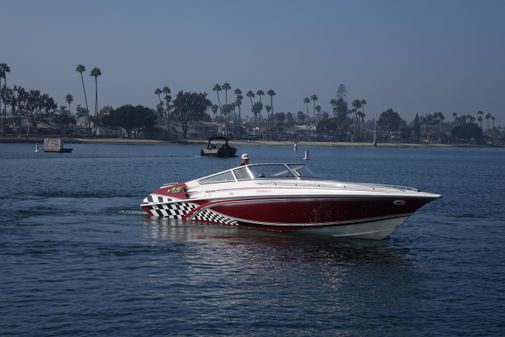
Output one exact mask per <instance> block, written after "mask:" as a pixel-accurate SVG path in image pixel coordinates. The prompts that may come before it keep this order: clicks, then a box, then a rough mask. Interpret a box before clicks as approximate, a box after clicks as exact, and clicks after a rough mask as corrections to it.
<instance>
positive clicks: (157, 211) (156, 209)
mask: <svg viewBox="0 0 505 337" xmlns="http://www.w3.org/2000/svg"><path fill="white" fill-rule="evenodd" d="M197 207H198V205H197V204H193V203H190V202H174V203H169V204H157V205H152V206H151V213H152V214H153V215H155V216H163V217H167V218H169V219H182V218H183V217H184V216H185V215H186V214H188V213H189V212H191V211H192V210H194V209H195V208H197Z"/></svg>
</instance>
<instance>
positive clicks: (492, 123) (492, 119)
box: [491, 116, 496, 129]
mask: <svg viewBox="0 0 505 337" xmlns="http://www.w3.org/2000/svg"><path fill="white" fill-rule="evenodd" d="M495 120H496V117H495V116H491V127H492V128H493V129H494V121H495Z"/></svg>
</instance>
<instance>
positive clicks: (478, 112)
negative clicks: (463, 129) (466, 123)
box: [477, 110, 484, 129]
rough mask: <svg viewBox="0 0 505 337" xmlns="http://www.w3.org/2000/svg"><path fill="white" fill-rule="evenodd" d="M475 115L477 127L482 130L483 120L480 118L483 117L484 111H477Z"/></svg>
mask: <svg viewBox="0 0 505 337" xmlns="http://www.w3.org/2000/svg"><path fill="white" fill-rule="evenodd" d="M477 114H478V115H479V117H478V118H477V120H478V121H479V126H480V128H481V129H482V121H483V120H484V119H483V118H482V115H484V111H482V110H479V111H477Z"/></svg>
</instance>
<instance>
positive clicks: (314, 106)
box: [310, 94, 318, 122]
mask: <svg viewBox="0 0 505 337" xmlns="http://www.w3.org/2000/svg"><path fill="white" fill-rule="evenodd" d="M310 100H311V101H312V114H313V115H314V122H315V120H316V101H317V100H318V98H317V95H316V94H313V95H312V96H310Z"/></svg>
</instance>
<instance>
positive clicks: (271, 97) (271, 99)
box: [267, 89, 277, 126]
mask: <svg viewBox="0 0 505 337" xmlns="http://www.w3.org/2000/svg"><path fill="white" fill-rule="evenodd" d="M267 95H268V96H270V110H271V111H272V126H273V116H274V96H275V95H277V94H276V93H275V91H273V90H272V89H270V90H268V91H267ZM268 112H270V111H269V110H268V109H267V113H268Z"/></svg>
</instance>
